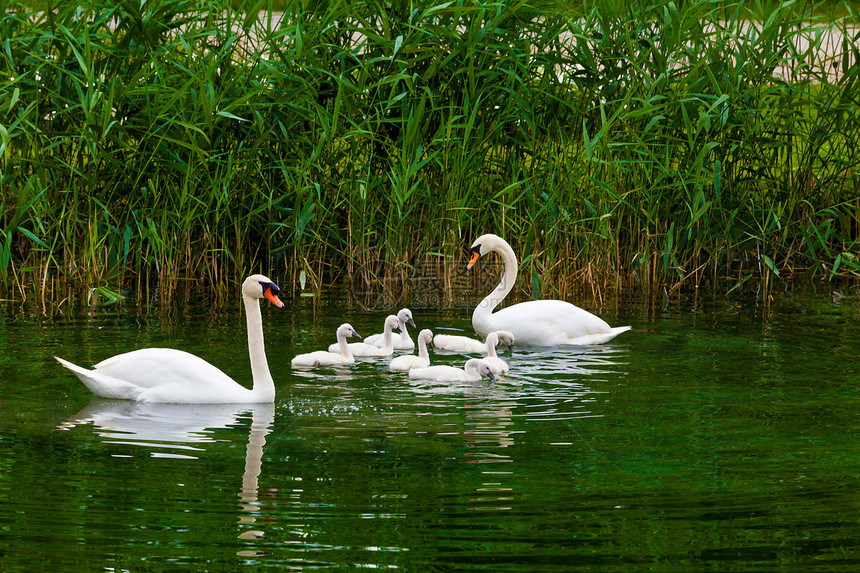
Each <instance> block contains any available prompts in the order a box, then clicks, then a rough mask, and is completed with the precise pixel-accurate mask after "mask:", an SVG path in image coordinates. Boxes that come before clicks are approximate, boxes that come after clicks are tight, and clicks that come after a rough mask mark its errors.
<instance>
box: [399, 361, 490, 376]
mask: <svg viewBox="0 0 860 573" xmlns="http://www.w3.org/2000/svg"><path fill="white" fill-rule="evenodd" d="M482 376H486V377H487V378H489V379H490V380H495V379H496V376H495V374H493V370H492V368H490V365H489V364H487V363H486V362H484V360H483V359H481V358H470V359H469V360H467V361H466V364H465V365H464V366H463V368H456V367H454V366H448V365H447V364H441V365H438V366H428V367H427V368H413V369H412V370H410V371H409V377H410V378H412V379H413V380H436V381H437V382H476V381H478V380H480V379H481V377H482Z"/></svg>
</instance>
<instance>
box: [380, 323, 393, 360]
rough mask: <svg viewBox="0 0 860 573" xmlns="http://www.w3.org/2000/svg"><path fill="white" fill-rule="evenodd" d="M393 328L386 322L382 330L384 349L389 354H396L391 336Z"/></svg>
mask: <svg viewBox="0 0 860 573" xmlns="http://www.w3.org/2000/svg"><path fill="white" fill-rule="evenodd" d="M391 328H392V326H391V324H390V323H389V322H388V321H387V320H386V321H385V326H384V327H383V330H382V349H383V351H385V352H387V353H388V354H391V353H392V352H394V338H392V335H391Z"/></svg>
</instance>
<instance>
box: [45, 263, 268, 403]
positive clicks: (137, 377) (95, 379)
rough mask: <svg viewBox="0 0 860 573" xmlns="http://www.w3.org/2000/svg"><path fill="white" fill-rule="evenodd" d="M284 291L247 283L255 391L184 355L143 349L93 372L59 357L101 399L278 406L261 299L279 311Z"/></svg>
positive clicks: (263, 281) (260, 279)
mask: <svg viewBox="0 0 860 573" xmlns="http://www.w3.org/2000/svg"><path fill="white" fill-rule="evenodd" d="M279 292H280V290H279V289H278V287H277V285H275V283H273V282H272V281H271V280H270V279H269V278H268V277H265V276H263V275H251V276H250V277H248V278H247V279H245V281H244V282H243V283H242V301H243V302H244V304H245V316H246V322H247V328H248V352H249V354H250V358H251V374H252V378H253V387H252V388H251V389H248V388H245V387H244V386H241V385H240V384H238V383H236V382H235V381H234V380H233V379H232V378H230V377H229V376H227V375H226V374H225V373H224V372H222V371H221V370H219V369H218V368H216V367H215V366H213V365H211V364H209V363H208V362H206V361H205V360H203V359H202V358H199V357H197V356H195V355H193V354H189V353H188V352H183V351H182V350H175V349H172V348H144V349H141V350H135V351H132V352H126V353H125V354H118V355H116V356H113V357H111V358H108V359H106V360H102V361H101V362H99V363H98V364H96V365H95V366H94V367H93V368H92V369H87V368H82V367H80V366H77V365H75V364H72V363H71V362H69V361H68V360H63V359H62V358H60V357H58V356H55V357H54V358H56V359H57V361H59V363H60V364H62V365H63V366H65V367H66V368H68V369H69V370H71V371H72V372H74V373H75V375H76V376H77V377H78V378H80V380H81V382H83V383H84V384H85V385H86V386H87V388H89V389H90V390H91V391H92V392H93V394H95V395H96V396H100V397H102V398H115V399H121V400H137V401H141V402H162V403H172V404H240V403H243V404H251V403H265V402H273V401H274V400H275V382H274V381H273V380H272V375H271V374H270V372H269V365H268V363H267V361H266V352H265V348H264V345H263V319H262V317H261V315H260V303H259V299H261V298H263V297H265V298H267V299H268V300H269V301H270V302H271V303H272V304H274V305H275V306H277V307H278V308H283V306H284V303H282V302H281V301H280V299H279V298H278V293H279Z"/></svg>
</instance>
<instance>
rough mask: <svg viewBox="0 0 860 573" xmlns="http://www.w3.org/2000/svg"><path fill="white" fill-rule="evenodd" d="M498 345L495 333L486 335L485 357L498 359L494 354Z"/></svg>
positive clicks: (497, 336) (497, 337)
mask: <svg viewBox="0 0 860 573" xmlns="http://www.w3.org/2000/svg"><path fill="white" fill-rule="evenodd" d="M498 343H499V335H497V334H496V333H495V332H491V333H490V334H488V335H487V356H490V357H492V358H498V357H499V355H498V354H497V353H496V345H497V344H498Z"/></svg>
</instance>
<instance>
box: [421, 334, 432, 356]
mask: <svg viewBox="0 0 860 573" xmlns="http://www.w3.org/2000/svg"><path fill="white" fill-rule="evenodd" d="M418 356H420V357H421V358H423V359H424V360H430V352H428V351H427V341H426V340H425V339H424V338H423V337H421V336H419V337H418Z"/></svg>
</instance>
